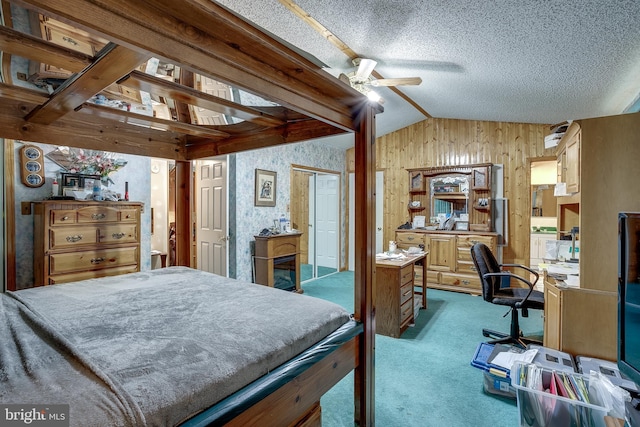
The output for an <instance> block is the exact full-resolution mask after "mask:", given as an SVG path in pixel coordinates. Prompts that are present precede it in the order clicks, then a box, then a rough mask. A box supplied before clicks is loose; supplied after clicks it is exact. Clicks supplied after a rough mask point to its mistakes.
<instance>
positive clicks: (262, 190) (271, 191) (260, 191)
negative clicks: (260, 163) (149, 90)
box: [255, 169, 276, 206]
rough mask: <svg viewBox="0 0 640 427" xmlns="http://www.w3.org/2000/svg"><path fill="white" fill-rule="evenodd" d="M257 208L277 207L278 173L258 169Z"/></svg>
mask: <svg viewBox="0 0 640 427" xmlns="http://www.w3.org/2000/svg"><path fill="white" fill-rule="evenodd" d="M255 191H256V194H255V205H256V206H275V205H276V172H272V171H265V170H262V169H256V188H255Z"/></svg>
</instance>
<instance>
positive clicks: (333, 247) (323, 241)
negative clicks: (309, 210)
mask: <svg viewBox="0 0 640 427" xmlns="http://www.w3.org/2000/svg"><path fill="white" fill-rule="evenodd" d="M338 181H339V180H338V177H337V176H336V175H320V174H318V175H317V179H316V200H317V202H316V261H317V265H318V266H321V267H329V268H335V269H336V270H338V227H339V218H338V215H339V214H340V206H339V205H338V192H339V188H338Z"/></svg>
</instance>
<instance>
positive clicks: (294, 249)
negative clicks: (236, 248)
mask: <svg viewBox="0 0 640 427" xmlns="http://www.w3.org/2000/svg"><path fill="white" fill-rule="evenodd" d="M301 235H302V233H283V234H274V235H271V236H254V237H255V239H256V247H255V256H254V264H255V282H256V283H259V284H261V285H266V286H271V287H272V288H278V289H283V290H287V291H295V292H298V293H302V288H301V287H300V236H301Z"/></svg>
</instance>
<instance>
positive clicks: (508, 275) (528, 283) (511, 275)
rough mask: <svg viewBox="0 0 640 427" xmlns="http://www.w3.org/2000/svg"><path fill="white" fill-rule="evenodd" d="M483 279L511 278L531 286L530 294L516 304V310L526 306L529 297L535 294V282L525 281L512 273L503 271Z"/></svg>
mask: <svg viewBox="0 0 640 427" xmlns="http://www.w3.org/2000/svg"><path fill="white" fill-rule="evenodd" d="M482 277H483V278H486V277H509V278H513V279H518V280H520V281H521V282H524V283H526V284H527V286H529V292H527V295H525V297H524V298H523V299H522V300H521V301H520V302H517V303H516V308H520V307H522V306H523V305H524V303H525V302H526V301H527V300H528V299H529V297H530V296H531V293H532V292H533V286H534V284H535V282H533V283H531V282H530V281H529V280H527V279H525V278H524V277H522V276H518V275H517V274H514V273H512V272H510V271H501V272H499V273H487V274H485V275H484V276H482ZM537 281H538V279H537V278H536V282H537Z"/></svg>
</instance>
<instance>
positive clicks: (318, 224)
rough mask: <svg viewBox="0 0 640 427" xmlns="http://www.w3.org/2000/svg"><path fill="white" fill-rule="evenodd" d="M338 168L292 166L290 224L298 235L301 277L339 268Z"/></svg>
mask: <svg viewBox="0 0 640 427" xmlns="http://www.w3.org/2000/svg"><path fill="white" fill-rule="evenodd" d="M340 185H341V184H340V172H335V171H327V170H321V169H314V168H308V167H305V166H298V165H292V166H291V198H290V199H291V206H290V216H291V226H292V227H293V228H294V229H296V230H298V231H300V232H302V236H301V237H300V263H301V267H300V276H301V277H300V281H301V282H305V281H307V280H311V279H315V278H318V277H322V276H326V275H328V274H332V273H336V272H338V271H339V269H340V226H341V221H340V200H341V194H340Z"/></svg>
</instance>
